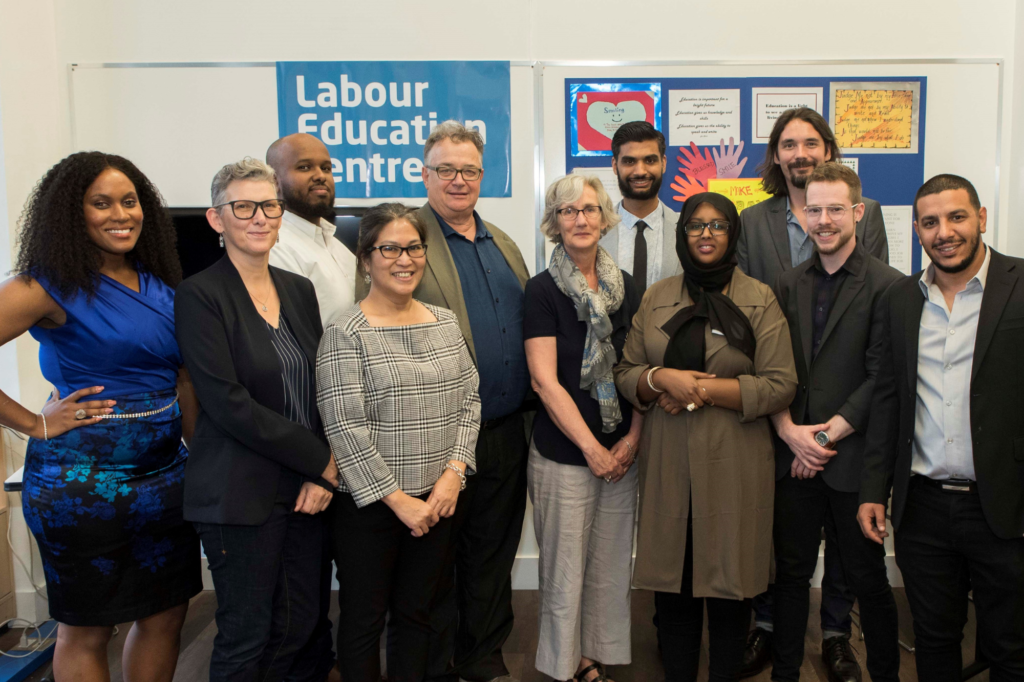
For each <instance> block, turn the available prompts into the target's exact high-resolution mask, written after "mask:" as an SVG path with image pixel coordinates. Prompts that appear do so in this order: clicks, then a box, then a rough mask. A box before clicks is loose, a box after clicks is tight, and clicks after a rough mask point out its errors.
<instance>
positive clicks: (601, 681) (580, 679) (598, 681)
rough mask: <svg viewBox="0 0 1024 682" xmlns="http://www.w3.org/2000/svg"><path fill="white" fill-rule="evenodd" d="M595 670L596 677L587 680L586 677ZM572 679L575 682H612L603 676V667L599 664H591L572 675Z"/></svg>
mask: <svg viewBox="0 0 1024 682" xmlns="http://www.w3.org/2000/svg"><path fill="white" fill-rule="evenodd" d="M595 670H596V671H597V677H595V678H593V679H591V680H588V679H587V675H588V674H589V673H591V672H593V671H595ZM572 679H574V680H576V682H612V680H609V679H608V678H607V677H605V676H604V666H603V665H601V664H600V663H591V664H590V665H588V666H587V667H586V668H584V669H583V670H581V671H579V672H578V673H576V674H575V675H573V678H572Z"/></svg>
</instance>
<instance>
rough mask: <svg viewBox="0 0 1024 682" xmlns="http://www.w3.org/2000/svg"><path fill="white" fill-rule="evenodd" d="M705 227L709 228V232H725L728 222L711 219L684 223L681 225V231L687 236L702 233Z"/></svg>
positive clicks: (726, 231)
mask: <svg viewBox="0 0 1024 682" xmlns="http://www.w3.org/2000/svg"><path fill="white" fill-rule="evenodd" d="M705 228H707V229H709V230H711V234H727V233H728V232H729V223H728V222H727V221H725V220H712V221H711V222H710V223H686V224H685V225H683V231H684V232H686V234H687V236H689V237H699V236H701V235H702V234H704V229H705Z"/></svg>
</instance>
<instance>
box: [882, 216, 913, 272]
mask: <svg viewBox="0 0 1024 682" xmlns="http://www.w3.org/2000/svg"><path fill="white" fill-rule="evenodd" d="M912 209H913V207H912V206H883V207H882V220H884V221H885V237H886V239H887V240H888V241H889V265H891V266H892V267H894V268H896V269H897V270H899V271H900V272H902V273H903V274H904V275H911V274H913V272H914V269H913V268H914V266H913V249H914V247H915V246H916V245H917V242H916V241H915V239H914V223H913V210H912Z"/></svg>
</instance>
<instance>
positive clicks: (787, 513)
mask: <svg viewBox="0 0 1024 682" xmlns="http://www.w3.org/2000/svg"><path fill="white" fill-rule="evenodd" d="M858 497H859V495H858V493H847V492H840V491H838V490H835V489H833V488H831V487H829V485H828V484H827V483H825V481H824V480H823V479H822V477H821V476H815V477H814V478H809V479H802V480H801V479H798V478H793V477H791V476H785V477H783V478H782V479H781V480H779V481H777V482H776V483H775V524H774V540H775V634H774V636H773V639H772V641H773V650H772V659H773V660H772V679H773V680H794V681H795V680H799V679H800V665H801V664H802V663H803V659H804V637H805V635H806V632H807V611H808V608H809V604H810V587H811V577H812V576H813V575H814V569H815V567H816V566H817V563H818V548H819V546H820V545H821V529H822V526H823V525H824V524H825V520H826V517H827V516H828V514H829V513H831V515H832V517H833V519H834V521H835V525H836V541H837V542H836V546H835V547H834V549H836V550H837V551H838V554H839V559H840V562H841V564H842V570H843V573H844V575H845V577H846V580H847V583H848V584H849V586H850V589H851V590H852V591H853V594H854V595H855V596H856V597H857V599H858V600H859V603H860V619H861V627H862V628H863V630H864V643H865V647H866V648H867V653H868V660H867V668H868V672H870V673H871V679H872V680H874V682H885V681H896V680H899V671H900V651H899V643H898V642H899V627H898V621H897V611H896V600H895V599H894V598H893V595H892V588H891V587H890V586H889V578H888V575H887V574H886V571H885V548H884V547H882V545H878V544H876V543H874V542H871V541H870V540H868V539H867V538H865V537H864V535H863V534H862V533H861V531H860V525H859V524H858V523H857V509H858V507H859V501H858Z"/></svg>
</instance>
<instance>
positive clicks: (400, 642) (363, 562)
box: [328, 493, 461, 682]
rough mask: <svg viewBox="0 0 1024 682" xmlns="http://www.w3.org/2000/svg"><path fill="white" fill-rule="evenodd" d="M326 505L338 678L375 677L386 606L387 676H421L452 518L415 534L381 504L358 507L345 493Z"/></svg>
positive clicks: (398, 681)
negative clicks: (337, 610)
mask: <svg viewBox="0 0 1024 682" xmlns="http://www.w3.org/2000/svg"><path fill="white" fill-rule="evenodd" d="M426 498H427V495H423V496H422V497H421V498H420V499H423V500H425V499H426ZM459 501H460V502H461V500H459ZM332 510H333V511H332ZM328 513H330V514H331V521H330V526H331V535H332V537H333V540H334V556H335V560H336V561H337V564H338V583H339V590H338V605H339V606H340V607H341V618H340V619H339V621H338V665H339V667H340V668H341V678H342V679H343V680H345V682H379V680H380V635H381V632H383V631H384V622H385V618H386V617H387V615H388V613H389V612H390V614H391V621H390V623H391V624H390V627H389V630H388V642H387V661H388V680H389V682H422V680H423V679H424V676H425V675H426V671H427V656H428V652H429V649H430V634H431V629H430V604H431V602H432V600H433V597H434V591H435V589H436V586H437V581H438V578H439V577H440V575H441V570H442V568H443V566H444V558H445V554H446V553H447V550H448V544H449V543H450V542H451V528H452V521H451V519H450V518H448V519H445V518H442V519H441V520H440V521H439V522H438V523H437V524H436V525H434V527H433V528H431V529H430V531H429V532H428V533H427V534H426V535H423V536H422V537H418V538H414V537H413V536H412V531H410V530H409V528H408V527H406V525H405V524H404V523H402V522H401V521H400V520H399V518H398V517H397V516H396V515H395V513H394V512H393V511H391V508H390V507H388V506H387V505H386V504H384V503H383V502H374V503H373V504H369V505H367V506H365V507H363V508H362V509H359V508H357V507H356V504H355V502H354V501H353V500H352V496H351V495H349V494H347V493H338V494H336V495H335V496H334V502H333V503H331V506H330V507H329V508H328Z"/></svg>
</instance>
